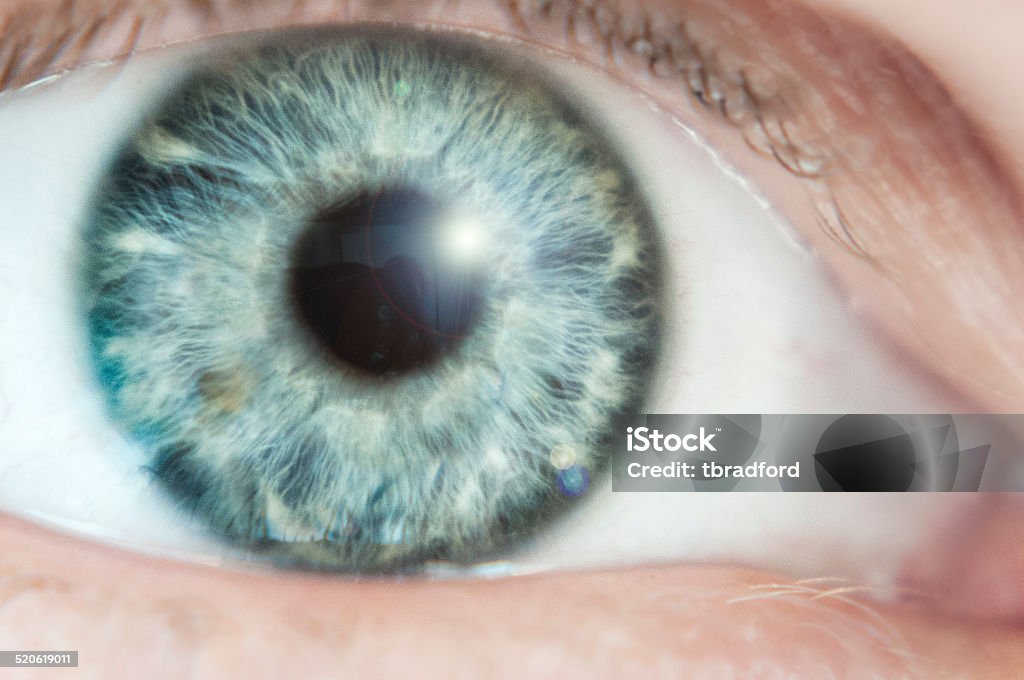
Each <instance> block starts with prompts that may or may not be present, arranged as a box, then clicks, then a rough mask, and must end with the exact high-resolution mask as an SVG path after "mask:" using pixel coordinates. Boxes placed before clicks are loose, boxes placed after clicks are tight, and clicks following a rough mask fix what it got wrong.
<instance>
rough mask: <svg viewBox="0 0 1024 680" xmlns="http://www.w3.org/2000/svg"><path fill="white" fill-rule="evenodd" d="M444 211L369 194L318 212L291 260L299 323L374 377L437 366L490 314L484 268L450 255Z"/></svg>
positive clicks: (408, 195) (394, 193)
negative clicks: (483, 312) (485, 310)
mask: <svg viewBox="0 0 1024 680" xmlns="http://www.w3.org/2000/svg"><path fill="white" fill-rule="evenodd" d="M443 219H444V211H443V208H442V206H441V205H440V204H438V203H437V202H435V201H433V200H432V199H431V198H429V197H428V196H426V195H424V194H422V193H420V192H417V191H413V190H409V189H401V188H399V189H384V190H381V191H375V192H373V193H363V194H360V195H359V196H357V197H356V198H354V199H353V200H350V201H347V202H345V203H343V204H339V205H336V206H334V207H332V208H330V209H328V210H326V211H324V212H323V213H321V214H319V215H318V216H317V217H316V218H315V219H314V220H313V221H312V223H311V224H310V226H309V228H308V229H307V230H306V232H305V233H304V234H303V236H302V237H301V238H300V239H299V241H298V243H297V244H296V246H295V249H294V251H293V254H292V263H291V281H290V285H291V292H292V296H293V299H294V301H295V305H296V308H297V311H298V313H299V316H300V318H301V319H302V320H303V322H305V324H306V325H308V326H309V328H310V329H311V330H312V331H313V333H314V334H315V335H316V337H317V338H318V339H319V340H320V342H321V343H323V345H324V346H325V347H327V348H328V349H329V350H330V351H331V352H332V353H333V354H334V356H335V357H337V358H338V359H340V360H342V361H344V362H345V363H347V364H349V365H350V366H353V367H355V368H357V369H361V370H364V371H367V372H369V373H371V374H374V375H384V376H394V375H400V374H402V373H406V372H410V371H413V370H415V369H419V368H424V367H427V366H429V365H431V364H434V363H436V362H437V361H438V360H439V359H440V358H442V357H443V356H445V355H446V354H447V353H448V352H450V351H452V350H453V349H454V348H456V347H457V346H458V344H459V343H460V342H461V341H462V339H463V338H464V337H465V336H466V334H467V333H469V331H470V330H471V328H472V323H473V322H474V321H475V320H476V319H477V318H478V315H479V311H480V308H481V306H482V305H481V290H480V288H481V284H482V282H481V281H480V280H479V279H480V276H479V271H474V269H476V268H475V267H471V266H470V265H468V264H459V263H453V262H452V261H451V260H450V258H446V257H445V254H444V252H443V243H442V239H443Z"/></svg>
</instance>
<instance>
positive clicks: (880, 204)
mask: <svg viewBox="0 0 1024 680" xmlns="http://www.w3.org/2000/svg"><path fill="white" fill-rule="evenodd" d="M559 8H560V6H559V5H557V4H556V5H554V8H552V6H551V5H544V6H542V7H540V8H539V9H538V8H535V9H536V11H534V10H529V11H527V10H526V9H522V8H519V9H522V14H523V15H524V17H525V20H526V24H527V25H530V26H532V28H534V30H532V31H531V32H530V33H529V35H530V36H532V39H535V40H540V39H541V37H540V36H542V35H543V33H544V31H545V28H544V27H550V26H553V25H558V26H560V24H559V20H562V19H564V18H565V16H564V12H563V13H562V15H561V16H559V14H558V12H559V11H561V9H559ZM387 11H396V10H392V9H389V10H387ZM517 11H518V9H517ZM356 13H357V12H356ZM709 15H710V14H709ZM552 16H554V17H555V18H557V19H558V20H555V19H552ZM573 16H574V15H573ZM350 18H351V17H350ZM356 18H365V17H356ZM591 19H593V20H594V22H597V20H598V18H597V14H595V13H593V12H590V11H589V10H588V11H587V12H583V13H582V14H580V16H579V17H577V18H573V20H571V22H568V26H569V27H570V29H571V31H572V32H573V42H574V43H579V45H578V46H581V45H588V44H589V45H590V46H591V47H601V40H600V32H599V31H597V34H596V35H597V37H596V38H595V34H594V31H595V29H597V28H599V24H595V23H591V24H588V22H589V20H591ZM706 20H710V19H706ZM545 22H547V24H546V23H545ZM510 26H511V25H510ZM620 37H621V36H616V40H617V39H618V38H620ZM635 37H637V38H638V39H637V40H636V41H633V42H631V45H632V47H631V50H632V51H631V54H632V55H633V56H632V57H630V58H635V59H639V60H640V61H641V62H642V61H643V60H644V59H648V60H649V62H650V63H649V68H650V70H651V71H652V72H654V77H655V80H654V82H655V83H656V84H658V85H660V83H663V82H664V81H660V80H657V78H659V77H660V76H659V75H658V73H657V71H658V69H664V68H665V67H664V63H662V62H658V61H657V60H654V59H650V58H649V56H650V54H652V53H657V52H658V50H660V49H664V44H660V45H659V44H657V41H653V42H650V41H648V42H650V45H649V49H650V50H653V52H648V48H647V47H645V46H644V45H643V44H642V43H643V40H641V38H643V36H635ZM647 37H650V38H653V37H654V36H647ZM624 42H625V41H624ZM616 44H617V43H616ZM597 51H600V50H597ZM581 53H582V52H581ZM594 53H595V54H596V53H597V52H594ZM594 59H595V60H599V59H600V57H598V56H595V57H594ZM634 66H635V65H634ZM617 68H618V67H616V65H615V63H612V65H610V67H609V69H610V70H612V71H615V70H616V69H617ZM631 68H632V67H631ZM620 73H625V71H621V72H620ZM719 75H721V74H719ZM687 77H688V78H689V79H690V89H693V90H698V91H701V92H702V93H703V95H705V98H706V99H708V100H710V101H711V103H712V104H713V105H714V107H715V108H717V109H720V110H721V111H722V113H723V114H724V115H725V116H726V117H727V118H729V119H730V122H731V123H735V122H736V121H732V120H731V118H732V117H737V118H738V117H739V114H738V113H737V112H736V111H734V110H733V111H730V108H729V107H728V105H723V101H724V100H723V99H720V98H718V97H719V95H718V94H716V88H715V79H716V77H718V76H716V74H715V73H712V72H702V73H701V72H697V73H693V74H687ZM651 89H653V90H662V89H663V88H662V87H654V88H651ZM667 98H668V99H672V98H673V97H672V96H669V97H667ZM663 103H665V102H663ZM666 105H668V104H666ZM768 129H770V125H769V127H768ZM708 134H709V136H716V135H717V132H709V133H708ZM753 141H754V144H755V145H756V144H757V139H754V140H753ZM795 147H796V145H794V147H793V148H790V151H793V150H794V148H795ZM762 151H767V152H768V153H769V155H772V154H775V153H782V152H784V151H786V148H785V147H784V146H783V148H781V150H778V148H776V150H772V148H766V147H764V146H762ZM779 160H780V161H782V164H783V165H787V166H788V170H790V171H792V170H794V169H796V170H798V171H800V172H802V173H804V174H815V173H816V170H815V168H817V167H821V164H822V163H824V162H825V161H828V160H830V159H828V158H827V157H826V156H825V157H814V156H812V157H810V158H805V157H800V158H798V157H785V156H782V158H780V159H779ZM752 163H753V162H752ZM816 163H817V165H815V164H816ZM872 167H873V166H872ZM860 174H867V172H866V170H865V171H864V172H863V173H860ZM942 179H945V180H947V181H951V179H950V178H949V177H945V178H942ZM837 184H841V182H837ZM979 186H980V187H982V188H984V182H981V183H980V184H979ZM808 190H816V189H808ZM846 190H849V192H855V190H857V189H855V188H851V187H849V186H847V187H846ZM787 196H790V195H787ZM790 198H792V196H791V197H790ZM818 198H820V197H818ZM829 198H830V199H836V198H837V197H835V196H831V197H829ZM876 198H878V197H876ZM881 199H882V200H881V201H874V202H873V203H872V202H869V201H865V202H863V203H864V205H867V206H873V207H874V209H877V210H878V211H879V212H885V211H886V209H887V208H892V207H893V201H894V200H895V199H894V198H893V197H891V196H885V197H881ZM887 201H888V203H887ZM812 203H813V202H812ZM847 203H849V200H847V201H843V202H838V201H831V202H830V203H828V207H835V206H836V205H843V204H847ZM854 203H858V202H854ZM859 205H860V204H859V203H858V206H859ZM654 206H655V207H656V206H657V204H656V203H654ZM814 207H815V208H818V207H821V206H819V205H818V204H814ZM988 210H995V208H992V207H991V206H990V207H989V208H988ZM851 212H852V210H851V208H850V207H849V206H848V205H847V206H846V207H845V208H844V209H843V210H842V212H841V213H833V214H831V218H833V221H830V222H827V224H826V226H828V227H829V228H830V229H831V230H833V236H835V237H837V238H839V239H840V240H843V238H844V237H845V238H846V239H847V244H846V245H847V246H848V248H847V250H846V251H841V250H839V249H837V250H839V252H844V253H846V254H845V255H843V257H846V256H847V255H852V256H854V257H856V258H857V259H855V260H853V264H852V265H849V264H848V265H847V266H848V267H850V268H851V269H853V270H854V272H855V273H856V272H858V271H860V270H859V269H857V267H873V266H880V267H882V265H879V264H878V262H879V261H880V260H882V261H883V262H884V261H885V257H883V255H884V254H885V253H880V252H879V250H878V246H877V245H874V244H871V243H870V240H869V239H868V238H867V237H868V236H869V233H868V235H865V233H864V229H863V227H862V228H861V231H859V232H857V235H856V236H851V235H849V233H846V232H844V231H843V227H844V226H848V225H849V224H847V222H848V221H849V219H850V213H851ZM838 214H841V215H843V218H842V219H839V221H836V216H837V215H838ZM877 217H878V215H877ZM946 217H947V218H948V217H949V215H946ZM825 218H826V219H828V216H827V213H825ZM812 221H813V220H812ZM854 223H855V224H858V225H860V224H861V220H856V221H855V222H854ZM879 223H882V221H881V220H879V221H877V222H876V224H879ZM986 223H987V222H986ZM868 225H869V226H870V225H871V223H870V222H868ZM868 231H869V229H868ZM809 233H817V231H809ZM807 238H811V237H807ZM691 239H692V237H691ZM823 250H827V249H823ZM851 250H852V251H854V252H853V253H850V251H851ZM858 250H860V251H861V252H860V253H857V252H856V251H858ZM827 252H833V251H827ZM865 255H870V257H865ZM837 257H839V256H837ZM865 262H869V264H864V263H865ZM889 266H892V264H891V263H890V265H889ZM839 268H840V269H842V268H843V267H842V266H840V267H839ZM882 268H884V267H882ZM972 270H973V269H972ZM860 272H861V273H862V271H860ZM872 304H874V303H872ZM915 313H918V314H919V317H918V318H916V320H915V321H916V322H921V323H925V324H928V323H931V316H930V315H929V314H930V313H931V312H929V311H928V310H927V309H925V308H924V307H923V308H922V310H921V311H915ZM693 322H694V323H695V322H696V317H695V316H694V317H693ZM943 337H945V336H943ZM685 371H687V370H686V369H685V368H684V369H682V371H681V373H682V372H685ZM675 377H676V378H680V376H678V375H677V376H675ZM678 382H680V383H682V382H683V381H682V380H679V381H678ZM911 382H912V381H911ZM914 387H916V385H914ZM698 394H699V393H698ZM690 398H693V397H692V396H691V397H690ZM720 398H722V397H720ZM765 398H768V397H765ZM950 398H952V397H948V396H943V397H939V402H940V403H943V405H947V403H949V402H950V401H949V400H943V399H950ZM690 402H691V403H695V402H696V401H690ZM725 402H728V399H726V400H725ZM754 410H761V409H754ZM765 410H767V409H765Z"/></svg>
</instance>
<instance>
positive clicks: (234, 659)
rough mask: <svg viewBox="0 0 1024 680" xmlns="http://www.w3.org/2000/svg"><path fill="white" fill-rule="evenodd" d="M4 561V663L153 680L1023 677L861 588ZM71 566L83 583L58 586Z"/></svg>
mask: <svg viewBox="0 0 1024 680" xmlns="http://www.w3.org/2000/svg"><path fill="white" fill-rule="evenodd" d="M0 545H6V546H18V550H5V551H3V555H4V557H3V561H2V572H3V573H4V574H5V576H4V577H3V578H2V579H0V584H2V590H3V603H4V605H3V608H2V609H0V633H2V634H3V636H4V639H5V640H7V643H8V645H9V646H15V647H18V646H29V647H31V646H32V645H33V644H35V645H36V646H37V647H39V646H40V645H42V646H46V645H47V644H52V640H54V639H62V640H66V641H67V642H66V643H64V644H65V646H68V647H69V648H76V649H80V650H81V652H82V654H83V658H85V657H84V655H85V654H88V656H89V657H90V658H91V660H90V662H89V665H90V666H91V667H92V669H94V670H96V669H112V668H113V667H114V665H115V664H117V665H118V667H120V668H124V667H131V668H133V669H135V670H138V671H141V672H148V671H151V672H153V673H154V674H155V675H153V676H152V677H169V676H168V673H170V674H171V675H174V674H177V675H176V677H181V676H182V675H183V674H194V675H198V676H206V675H210V674H215V675H217V676H219V677H225V676H228V675H229V676H232V677H234V676H244V675H245V674H247V673H248V674H251V673H255V674H256V675H257V676H259V675H266V674H267V673H272V672H284V673H291V672H294V671H295V667H296V666H295V664H300V666H302V667H303V668H304V669H306V668H308V669H309V670H310V672H316V671H317V670H318V669H319V670H320V671H322V670H323V669H324V668H338V667H339V666H344V667H345V668H346V669H348V670H353V671H358V670H359V669H361V668H362V669H365V670H366V671H367V672H370V673H378V672H382V671H383V669H385V668H386V669H388V671H389V672H395V673H402V672H408V671H409V670H411V669H412V668H417V669H419V670H418V671H416V672H417V673H423V672H427V673H430V672H441V671H442V669H444V668H449V669H450V668H452V667H458V668H460V669H463V670H467V671H472V669H476V670H478V671H480V672H483V670H484V669H485V668H487V669H489V670H488V671H487V674H488V675H491V676H492V677H493V676H494V674H495V673H498V674H502V673H513V672H515V673H517V674H521V673H522V672H523V670H524V669H528V670H529V672H540V673H543V672H545V669H550V668H552V667H554V666H557V667H561V668H572V669H574V672H579V673H580V674H581V675H584V674H588V673H597V674H599V675H602V674H603V675H607V674H608V673H609V672H622V673H625V672H627V671H628V670H629V669H633V670H635V669H637V668H640V667H650V665H653V666H654V667H661V668H672V669H676V671H677V672H678V671H680V670H685V671H686V672H687V673H690V674H692V675H699V674H700V673H702V672H705V673H714V674H715V675H721V674H722V673H724V672H727V671H728V672H736V673H740V674H741V675H742V674H743V673H746V672H753V669H754V668H758V669H760V672H766V671H768V670H770V669H773V668H776V669H782V668H784V669H786V670H787V672H788V673H790V674H793V673H797V674H800V673H802V675H798V677H821V673H822V672H826V670H828V671H831V672H832V673H833V674H834V675H836V676H839V677H856V674H864V673H869V672H875V673H880V674H881V675H882V676H884V677H892V676H893V675H901V676H907V677H935V674H936V673H938V672H939V671H940V669H941V672H943V673H946V674H956V673H957V672H961V673H966V674H969V675H970V676H971V677H1004V675H1003V673H1007V672H1009V673H1010V674H1009V675H1005V677H1011V676H1012V669H1015V668H1019V664H1020V663H1022V662H1024V651H1022V650H1024V647H1022V646H1021V645H1020V640H1019V632H1014V631H1008V630H1000V629H995V628H985V627H980V628H974V629H973V633H972V632H971V631H972V629H971V628H969V627H961V626H959V625H958V624H956V623H955V622H953V621H942V620H937V619H935V618H934V617H931V618H926V617H923V616H922V615H921V614H919V613H915V611H914V610H913V609H909V608H906V607H893V606H891V605H885V604H880V603H877V602H873V601H871V600H870V599H864V598H863V597H862V596H861V595H860V594H858V593H857V592H856V591H857V588H855V587H849V586H846V585H845V584H840V585H839V587H836V588H831V587H830V586H832V585H833V582H832V581H831V580H829V579H820V580H816V579H812V580H809V581H803V582H793V581H791V580H788V579H780V578H779V577H777V576H773V575H770V574H764V573H760V572H754V571H749V570H743V569H735V568H728V567H725V568H716V567H663V568H653V569H650V568H648V569H638V570H628V571H618V572H594V573H589V574H560V575H553V576H544V577H526V578H518V579H505V580H501V581H496V582H475V583H437V582H435V583H422V582H405V583H400V584H396V583H379V582H373V581H364V582H351V581H347V582H346V581H342V580H337V579H314V578H309V577H299V576H294V575H292V576H286V575H276V576H259V575H245V574H228V573H225V572H224V571H221V570H211V568H209V567H202V566H182V567H179V568H174V569H173V570H171V568H170V567H169V566H168V564H167V563H165V562H163V561H161V560H153V559H150V558H141V557H137V556H132V555H129V554H127V553H121V552H120V551H118V550H116V549H110V548H99V547H97V546H94V545H88V544H84V543H82V542H79V541H77V540H74V539H70V538H67V537H63V536H57V535H51V534H49V533H48V532H45V531H42V530H40V529H38V528H33V527H30V526H28V525H25V524H23V523H21V522H18V521H14V520H10V519H3V518H0ZM69 563H74V564H78V565H80V568H78V569H76V570H75V572H74V573H68V571H67V569H66V567H65V566H64V565H67V564H69ZM112 576H114V577H113V578H112ZM154 584H159V587H154ZM481 602H486V603H487V605H486V606H483V607H481V606H480V605H481ZM470 641H471V642H472V644H468V642H470ZM513 664H514V665H513ZM286 668H287V669H289V670H288V671H285V669H286ZM613 669H618V670H617V671H613ZM851 673H853V674H854V675H853V676H851V675H850V674H851Z"/></svg>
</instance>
